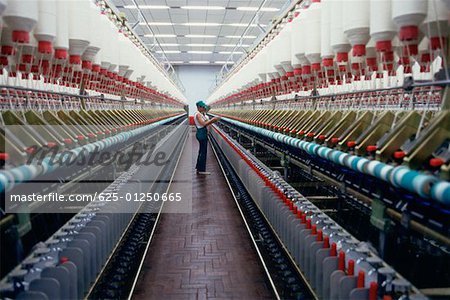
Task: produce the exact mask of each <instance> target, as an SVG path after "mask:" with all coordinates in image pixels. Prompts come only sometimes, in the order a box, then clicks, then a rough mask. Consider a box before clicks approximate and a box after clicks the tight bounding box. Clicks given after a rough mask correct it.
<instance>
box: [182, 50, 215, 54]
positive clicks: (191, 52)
mask: <svg viewBox="0 0 450 300" xmlns="http://www.w3.org/2000/svg"><path fill="white" fill-rule="evenodd" d="M188 53H189V54H211V53H212V51H197V50H195V51H188Z"/></svg>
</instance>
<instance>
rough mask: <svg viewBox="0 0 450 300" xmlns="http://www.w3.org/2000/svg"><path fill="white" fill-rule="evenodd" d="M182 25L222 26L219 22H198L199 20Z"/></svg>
mask: <svg viewBox="0 0 450 300" xmlns="http://www.w3.org/2000/svg"><path fill="white" fill-rule="evenodd" d="M175 25H178V24H175ZM182 25H184V26H205V27H212V26H221V24H219V23H197V22H193V23H183V24H182Z"/></svg>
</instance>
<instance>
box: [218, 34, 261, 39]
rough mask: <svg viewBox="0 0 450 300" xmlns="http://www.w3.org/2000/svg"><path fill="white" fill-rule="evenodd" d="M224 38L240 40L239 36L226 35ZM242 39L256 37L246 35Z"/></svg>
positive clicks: (254, 37)
mask: <svg viewBox="0 0 450 300" xmlns="http://www.w3.org/2000/svg"><path fill="white" fill-rule="evenodd" d="M225 37H226V38H229V39H240V38H241V36H240V35H226V36H225ZM243 38H244V39H256V36H255V35H246V36H244V37H243Z"/></svg>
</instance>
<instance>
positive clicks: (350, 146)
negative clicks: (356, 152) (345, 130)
mask: <svg viewBox="0 0 450 300" xmlns="http://www.w3.org/2000/svg"><path fill="white" fill-rule="evenodd" d="M355 146H356V141H348V142H347V147H349V148H353V147H355Z"/></svg>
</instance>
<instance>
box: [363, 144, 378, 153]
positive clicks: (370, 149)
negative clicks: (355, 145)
mask: <svg viewBox="0 0 450 300" xmlns="http://www.w3.org/2000/svg"><path fill="white" fill-rule="evenodd" d="M377 149H378V148H377V146H375V145H369V146H367V147H366V150H367V152H375V151H377Z"/></svg>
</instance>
